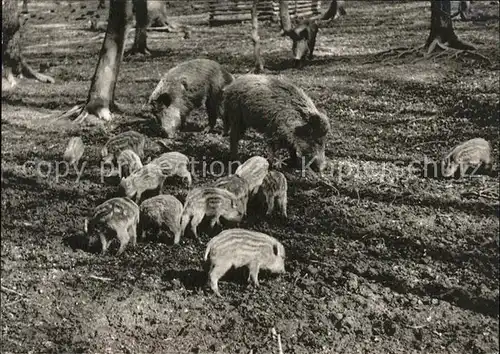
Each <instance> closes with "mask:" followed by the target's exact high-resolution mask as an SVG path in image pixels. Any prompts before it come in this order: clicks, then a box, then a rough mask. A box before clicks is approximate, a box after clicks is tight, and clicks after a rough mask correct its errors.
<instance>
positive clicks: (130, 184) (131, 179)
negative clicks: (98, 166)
mask: <svg viewBox="0 0 500 354" xmlns="http://www.w3.org/2000/svg"><path fill="white" fill-rule="evenodd" d="M165 179H166V177H165V175H163V173H162V172H161V168H160V167H159V166H157V165H152V164H148V165H146V166H144V167H143V168H141V169H140V170H137V171H135V172H134V173H132V174H131V175H130V176H128V177H127V178H122V180H121V182H120V193H121V194H122V195H124V196H126V197H129V198H133V197H134V195H135V202H136V203H137V204H139V202H140V200H141V196H142V193H144V192H145V191H147V190H157V192H158V193H159V194H162V193H163V183H164V182H165Z"/></svg>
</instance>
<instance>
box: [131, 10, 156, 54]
mask: <svg viewBox="0 0 500 354" xmlns="http://www.w3.org/2000/svg"><path fill="white" fill-rule="evenodd" d="M150 1H151V0H150ZM133 2H134V11H135V37H134V44H133V46H132V49H131V50H130V51H129V53H128V54H136V53H139V54H146V55H149V54H150V51H149V49H148V45H147V40H148V33H147V28H148V25H149V18H148V1H147V0H133Z"/></svg>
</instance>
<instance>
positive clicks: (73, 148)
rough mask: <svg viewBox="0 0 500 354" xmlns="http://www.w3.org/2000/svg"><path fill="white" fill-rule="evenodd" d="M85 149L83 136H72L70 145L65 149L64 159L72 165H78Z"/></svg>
mask: <svg viewBox="0 0 500 354" xmlns="http://www.w3.org/2000/svg"><path fill="white" fill-rule="evenodd" d="M84 151H85V145H84V144H83V141H82V138H80V137H79V136H75V137H72V138H71V139H69V142H68V146H67V147H66V150H65V151H64V155H63V158H64V161H66V162H68V163H69V164H70V165H78V162H79V161H80V159H81V158H82V156H83V152H84Z"/></svg>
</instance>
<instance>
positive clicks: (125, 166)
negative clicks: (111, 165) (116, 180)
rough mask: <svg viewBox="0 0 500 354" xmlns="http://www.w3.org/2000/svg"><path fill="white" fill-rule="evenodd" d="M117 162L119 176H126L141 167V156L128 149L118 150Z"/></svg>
mask: <svg viewBox="0 0 500 354" xmlns="http://www.w3.org/2000/svg"><path fill="white" fill-rule="evenodd" d="M117 163H118V168H119V169H120V176H121V177H128V176H130V175H131V174H132V173H134V172H135V171H138V170H140V169H141V168H142V167H143V166H142V162H141V158H140V157H139V156H138V155H137V154H136V153H135V152H133V151H132V150H130V149H127V150H123V151H122V152H120V154H119V155H118V158H117Z"/></svg>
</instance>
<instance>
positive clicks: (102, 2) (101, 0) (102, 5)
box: [97, 0, 106, 9]
mask: <svg viewBox="0 0 500 354" xmlns="http://www.w3.org/2000/svg"><path fill="white" fill-rule="evenodd" d="M97 8H98V9H105V8H106V1H105V0H99V6H97Z"/></svg>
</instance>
